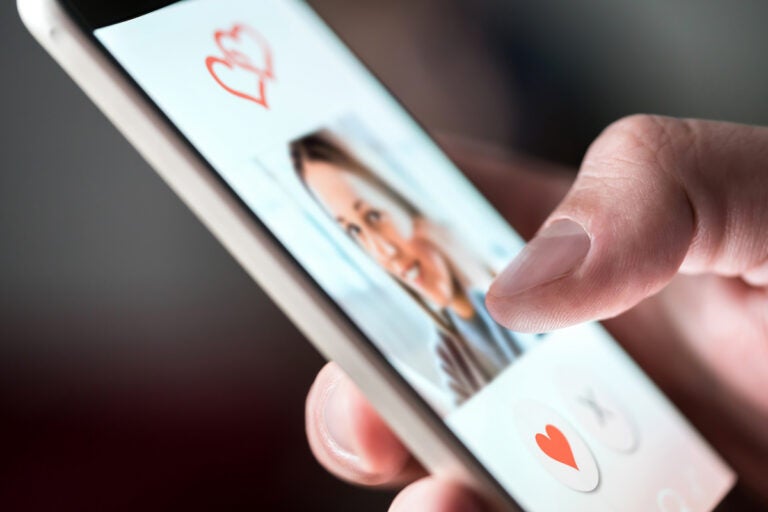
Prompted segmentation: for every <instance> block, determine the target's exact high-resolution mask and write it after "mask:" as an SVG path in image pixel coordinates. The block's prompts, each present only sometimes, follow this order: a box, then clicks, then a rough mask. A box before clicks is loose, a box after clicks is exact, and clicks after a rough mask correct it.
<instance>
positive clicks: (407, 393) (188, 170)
mask: <svg viewBox="0 0 768 512" xmlns="http://www.w3.org/2000/svg"><path fill="white" fill-rule="evenodd" d="M18 8H19V12H20V13H21V17H22V19H23V21H24V23H25V24H26V26H27V27H28V28H29V30H30V31H31V32H32V34H33V35H34V37H35V38H36V39H37V40H38V41H39V42H40V44H41V45H43V46H44V47H45V49H46V50H47V51H48V52H49V53H50V54H51V55H52V56H53V57H54V59H55V60H56V61H57V62H58V63H59V64H60V65H61V66H62V67H63V68H64V69H65V71H66V72H67V73H68V74H69V75H70V77H71V78H72V79H73V80H74V81H75V82H76V83H77V84H78V85H79V86H80V87H81V88H82V89H83V90H84V91H85V92H86V93H87V94H88V96H89V97H90V98H91V99H92V100H93V102H94V103H95V104H96V105H97V106H98V107H99V108H100V109H101V110H102V111H103V112H104V113H105V114H106V116H107V117H108V118H109V119H110V120H111V121H112V123H114V124H115V126H117V128H118V129H119V130H120V131H121V132H122V134H123V135H124V136H125V137H126V138H127V139H128V140H129V141H130V142H131V143H132V144H133V145H134V146H135V147H136V148H137V149H138V151H139V152H140V153H141V154H142V156H143V157H144V158H145V159H146V160H147V161H148V162H149V163H150V164H151V165H152V167H154V168H155V169H156V171H157V172H158V173H159V174H160V176H161V177H162V178H163V180H164V181H165V182H166V183H167V184H168V185H169V186H170V187H171V188H172V189H173V190H174V191H175V192H176V193H177V194H178V195H179V197H181V199H182V200H183V201H184V202H185V203H186V204H187V206H188V207H189V208H190V209H191V210H192V211H193V212H194V213H195V214H196V215H197V217H198V218H199V219H200V220H201V221H202V222H203V223H204V224H205V225H206V227H207V228H208V229H209V230H210V231H211V232H212V233H213V234H214V235H215V236H216V237H217V238H218V240H219V241H220V242H221V243H222V244H223V245H224V246H225V247H226V249H227V250H228V251H229V252H230V253H231V254H232V255H233V256H234V257H235V258H236V260H237V261H238V262H239V263H240V264H241V265H242V266H243V268H244V269H245V270H246V271H247V272H248V274H249V275H250V276H251V277H252V278H253V279H254V280H255V281H256V282H257V283H258V284H259V285H260V286H261V287H262V288H263V289H264V290H265V291H266V292H267V293H268V294H269V296H270V297H271V298H272V299H273V300H274V301H275V302H276V303H277V304H278V305H279V306H280V307H281V308H282V310H283V311H284V312H285V313H286V314H287V315H288V316H289V317H290V318H291V320H292V321H293V322H294V323H295V324H296V325H297V326H298V327H299V328H300V329H301V331H302V332H303V333H304V335H305V336H306V337H307V338H308V339H309V340H310V341H311V342H312V343H313V344H314V345H315V346H316V347H317V348H318V349H319V350H320V352H321V353H322V354H323V355H324V356H325V357H326V358H328V359H329V360H333V361H335V362H337V363H338V364H339V365H340V366H341V367H342V368H343V369H344V371H345V372H346V373H347V374H348V375H349V376H350V377H351V378H352V380H354V382H355V383H356V384H357V385H358V386H359V387H360V389H361V390H362V391H363V393H364V394H365V395H366V396H367V397H368V398H369V399H370V400H371V402H372V403H373V405H374V406H375V407H376V409H377V411H378V412H379V413H380V414H381V416H382V417H383V418H384V419H385V420H386V421H387V423H388V424H389V425H390V426H391V428H392V429H393V431H394V432H395V433H396V434H397V435H398V436H399V437H400V439H401V440H402V441H403V442H404V444H405V445H406V446H407V447H408V448H409V449H410V450H411V451H412V453H413V454H414V455H415V457H416V458H417V459H418V460H419V461H420V462H421V463H422V464H423V465H424V466H425V468H427V469H428V470H429V471H430V472H431V473H433V474H437V475H441V476H443V477H445V478H450V479H453V480H457V481H460V482H462V483H464V484H465V485H468V486H470V487H472V488H473V489H475V490H476V491H477V492H479V493H480V494H482V495H483V496H485V497H486V498H487V500H488V501H489V502H490V503H493V504H494V505H495V506H496V507H498V508H499V509H500V510H520V508H518V506H517V505H516V504H515V501H514V500H513V499H511V497H510V496H509V494H508V492H506V491H505V489H504V487H503V486H502V485H500V484H499V482H498V481H497V479H495V478H494V477H493V476H492V475H491V473H490V472H489V471H488V469H487V468H486V467H485V466H484V465H483V464H481V463H480V462H479V461H478V459H477V458H476V457H475V456H474V455H473V454H472V452H471V451H470V450H469V449H468V448H467V446H466V445H464V444H462V443H461V442H460V441H459V440H458V438H457V437H456V436H455V435H453V434H452V433H451V431H450V430H449V429H448V428H446V425H445V423H444V422H443V421H442V420H441V419H440V417H439V416H438V415H436V414H435V413H434V412H433V411H432V410H430V409H429V408H428V407H426V406H425V405H424V403H423V402H422V401H419V400H415V399H414V397H415V394H414V390H413V389H412V388H411V387H410V386H408V385H407V383H406V382H405V381H404V380H403V379H402V378H400V377H398V376H397V374H396V372H395V371H393V368H392V366H391V365H390V364H389V363H388V362H387V361H386V360H385V359H382V357H381V354H380V353H378V352H377V351H376V350H375V349H374V348H373V347H372V345H371V343H370V341H369V340H367V339H366V338H365V337H364V336H363V335H362V334H361V333H360V331H359V330H357V329H355V328H354V327H353V326H352V325H350V323H349V321H348V320H347V319H346V318H344V317H343V315H341V314H340V312H339V309H338V307H337V306H336V305H335V304H332V303H330V302H329V300H328V298H327V297H326V296H325V295H323V294H322V293H321V292H320V291H319V290H318V288H317V286H316V284H315V283H313V282H312V281H311V279H310V278H309V277H308V275H307V274H306V273H304V272H302V271H300V270H299V269H298V268H297V265H296V262H295V261H293V259H292V258H291V257H290V255H289V254H288V253H287V251H286V250H285V249H284V248H282V247H280V246H279V245H278V243H277V242H276V240H275V239H274V238H273V237H272V236H271V235H270V234H268V233H266V232H265V230H264V229H263V228H262V227H261V226H259V225H257V224H256V223H255V222H254V220H253V218H252V217H251V215H250V214H249V213H248V212H246V211H245V210H244V208H243V206H242V204H240V203H239V202H238V201H237V200H235V199H234V198H233V196H232V193H231V191H229V190H228V189H227V188H226V187H225V186H224V185H223V184H222V182H221V181H220V180H219V179H217V178H216V177H215V176H213V175H212V173H211V169H210V168H209V166H208V165H207V163H206V162H204V161H202V160H201V158H200V157H199V156H198V154H196V153H195V152H194V151H193V150H191V148H190V146H189V144H188V143H187V142H186V141H184V140H183V139H182V138H181V137H180V136H179V133H178V132H177V131H176V130H175V129H174V127H172V126H170V125H169V123H168V121H167V119H165V118H164V117H163V116H162V115H161V114H160V113H159V111H158V109H157V108H155V107H154V106H153V105H152V104H151V103H150V102H149V101H148V100H147V98H146V97H145V96H144V95H143V94H142V93H141V91H140V90H138V89H137V87H136V86H135V85H134V84H133V83H131V82H130V80H129V79H128V78H127V77H126V75H125V74H124V73H123V72H122V71H121V70H120V69H118V68H117V66H116V65H115V64H114V63H113V62H112V61H111V60H110V59H109V58H108V57H107V56H106V55H105V54H104V52H103V51H102V50H101V49H100V48H98V47H96V45H95V44H94V42H93V40H92V39H91V38H90V37H88V35H87V34H85V33H84V32H83V29H82V28H81V27H80V26H79V25H78V24H77V23H76V22H75V21H74V20H73V19H71V18H70V16H69V14H68V13H67V12H66V10H65V9H63V8H62V6H61V5H60V4H59V3H58V2H57V0H18ZM659 499H661V498H659ZM536 512H538V510H537V511H536Z"/></svg>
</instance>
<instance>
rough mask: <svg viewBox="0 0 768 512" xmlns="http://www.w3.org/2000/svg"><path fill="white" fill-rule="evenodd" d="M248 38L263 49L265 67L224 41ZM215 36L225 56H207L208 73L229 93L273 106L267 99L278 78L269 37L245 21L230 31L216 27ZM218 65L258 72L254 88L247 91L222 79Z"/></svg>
mask: <svg viewBox="0 0 768 512" xmlns="http://www.w3.org/2000/svg"><path fill="white" fill-rule="evenodd" d="M244 37H248V38H250V39H251V41H252V42H255V43H256V46H257V47H258V48H259V49H260V50H261V53H262V54H261V56H260V57H262V60H263V62H264V67H263V68H262V67H259V66H258V65H256V64H254V62H253V59H252V57H253V56H250V55H247V54H245V53H243V52H241V51H239V50H235V49H232V48H230V47H228V46H227V45H226V44H224V41H225V40H227V39H230V40H232V41H234V42H235V43H236V44H239V43H241V42H242V41H243V38H244ZM213 39H214V42H215V44H216V47H217V48H218V50H219V52H221V55H209V56H208V57H206V59H205V67H206V69H207V70H208V73H209V74H210V75H211V77H212V78H213V79H214V80H215V81H216V83H217V84H219V86H220V87H221V88H222V89H224V90H225V91H227V92H228V93H230V94H232V95H234V96H236V97H238V98H241V99H244V100H248V101H252V102H254V103H256V104H258V105H261V106H262V107H264V108H266V109H269V102H268V101H267V82H268V81H272V80H274V79H275V73H274V66H273V59H272V50H271V48H270V46H269V43H268V42H267V40H266V39H265V38H264V37H263V36H262V35H261V34H260V33H259V32H257V31H256V30H254V29H253V28H251V27H249V26H248V25H245V24H243V23H235V24H233V25H232V28H230V29H229V30H216V31H215V32H214V34H213ZM218 66H223V67H224V68H226V69H229V70H243V71H246V72H249V73H252V74H253V75H254V78H255V81H254V84H255V88H254V91H245V90H242V89H239V88H237V87H233V86H232V85H231V84H230V83H227V81H226V80H225V79H224V78H222V76H221V75H220V74H219V73H218V72H217V71H216V68H217V67H218Z"/></svg>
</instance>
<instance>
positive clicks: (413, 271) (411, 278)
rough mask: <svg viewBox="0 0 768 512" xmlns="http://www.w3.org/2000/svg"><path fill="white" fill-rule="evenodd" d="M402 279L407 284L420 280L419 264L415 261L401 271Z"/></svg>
mask: <svg viewBox="0 0 768 512" xmlns="http://www.w3.org/2000/svg"><path fill="white" fill-rule="evenodd" d="M402 278H403V280H405V281H406V282H408V283H418V282H419V281H420V280H421V262H419V260H415V261H414V262H413V263H411V264H410V265H408V267H407V268H406V269H405V270H404V271H403V273H402Z"/></svg>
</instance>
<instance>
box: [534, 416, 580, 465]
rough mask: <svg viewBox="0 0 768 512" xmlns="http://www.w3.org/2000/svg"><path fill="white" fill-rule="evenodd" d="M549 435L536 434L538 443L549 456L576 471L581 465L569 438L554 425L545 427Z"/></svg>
mask: <svg viewBox="0 0 768 512" xmlns="http://www.w3.org/2000/svg"><path fill="white" fill-rule="evenodd" d="M545 430H546V432H547V435H544V434H536V444H537V445H539V448H540V449H541V451H543V452H544V453H545V454H546V455H547V457H549V458H550V459H554V460H556V461H557V462H560V463H561V464H565V465H566V466H570V467H572V468H573V469H575V470H576V471H578V470H579V466H578V465H576V459H575V457H574V456H573V450H571V444H570V443H569V442H568V439H566V437H565V436H564V435H563V433H562V432H560V429H559V428H557V427H555V426H554V425H547V426H546V428H545Z"/></svg>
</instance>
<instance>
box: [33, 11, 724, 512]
mask: <svg viewBox="0 0 768 512" xmlns="http://www.w3.org/2000/svg"><path fill="white" fill-rule="evenodd" d="M18 3H19V9H20V12H21V15H22V18H23V20H24V21H25V23H26V24H27V26H28V27H29V29H30V30H31V32H32V33H33V34H34V36H35V37H36V38H37V39H38V40H39V41H40V43H41V44H42V45H43V46H44V47H45V48H46V49H47V50H48V51H49V52H50V53H51V54H52V55H53V57H54V58H55V59H56V60H57V61H58V62H59V63H60V64H61V65H62V66H63V67H64V69H65V70H66V71H67V72H68V73H69V74H70V76H71V77H72V78H73V79H74V80H75V81H76V82H77V83H78V84H79V85H80V86H81V87H82V88H83V89H84V90H85V92H86V93H87V94H88V95H89V96H90V97H91V98H92V99H93V101H94V102H95V103H96V104H97V105H98V106H99V107H100V108H101V109H102V110H103V111H104V112H105V113H106V115H107V116H108V117H109V118H110V119H111V120H112V122H113V123H114V124H115V125H116V126H117V127H118V128H119V129H120V130H121V131H122V133H123V134H124V135H125V136H126V137H127V138H128V139H129V140H130V141H131V142H132V143H133V144H134V145H135V146H136V148H137V149H138V150H139V151H140V152H141V153H142V155H143V156H144V157H145V158H146V159H147V160H148V161H149V162H150V163H151V164H152V166H153V167H154V168H155V169H156V170H157V171H158V173H159V174H160V175H161V176H162V177H163V178H164V180H165V181H166V182H167V183H168V184H169V185H170V186H171V187H172V188H173V189H174V190H175V191H176V192H177V193H178V195H179V196H180V197H181V198H182V199H183V200H184V201H185V202H186V204H187V205H188V206H189V207H190V208H191V209H192V210H193V211H194V212H195V213H196V214H197V216H198V217H199V218H200V219H201V220H202V222H203V223H205V225H206V226H207V227H208V228H209V229H210V230H211V231H212V232H213V233H214V234H215V236H216V237H218V239H219V240H220V241H221V243H222V244H223V245H224V246H225V247H226V248H227V249H228V250H229V251H230V252H231V253H232V254H233V255H234V257H235V258H236V259H237V260H238V261H239V262H240V264H241V265H242V266H243V267H244V268H245V269H246V271H247V272H248V273H249V274H250V275H251V276H252V277H253V279H254V280H256V281H257V282H258V283H259V284H260V285H261V286H262V287H263V288H264V289H265V290H266V291H267V292H268V293H269V294H270V296H271V297H272V298H273V299H274V300H275V301H276V302H277V303H278V304H279V305H280V306H281V307H282V309H283V310H284V311H285V312H286V314H287V315H288V316H289V317H290V318H291V319H292V320H293V321H294V322H295V323H296V324H297V325H298V326H299V327H300V328H301V330H302V331H303V333H304V334H305V335H306V336H307V338H309V339H310V340H311V341H312V342H313V343H314V344H315V345H316V346H317V347H318V348H319V350H320V351H321V352H322V353H323V354H324V355H325V356H327V357H328V358H329V359H333V360H335V361H337V362H338V363H339V364H340V365H341V367H342V368H343V369H344V370H345V371H346V372H347V373H348V374H349V376H350V377H351V378H352V379H353V380H354V381H355V382H356V383H357V384H358V385H359V387H360V388H361V389H362V390H363V392H364V393H365V394H366V395H367V396H368V398H369V399H370V401H371V402H372V403H373V404H374V406H375V407H376V408H377V410H378V411H379V412H380V414H381V415H382V417H383V418H384V419H385V420H386V421H387V422H388V423H389V424H390V425H391V427H392V429H393V430H394V431H395V432H396V433H397V434H398V435H399V436H400V438H401V439H402V440H403V442H404V443H405V444H406V445H407V446H408V447H409V448H410V449H411V450H412V451H413V453H414V454H415V456H416V457H417V458H418V459H419V460H420V461H421V462H422V463H423V464H424V466H425V467H426V468H428V469H429V470H430V471H431V472H433V473H436V474H441V475H445V476H446V477H448V478H453V479H457V480H460V481H462V482H464V483H466V484H467V485H469V486H471V487H473V488H474V489H476V490H477V492H479V493H481V494H482V495H483V496H485V497H486V498H487V499H488V501H489V502H490V503H493V504H494V505H495V506H496V507H497V508H498V509H500V510H528V511H534V512H539V511H562V510H573V511H591V512H594V511H604V510H605V511H643V512H647V511H651V510H660V511H667V512H669V511H680V512H682V511H691V512H693V511H712V510H716V509H718V507H720V506H723V504H724V503H725V500H726V499H727V498H726V497H727V495H728V494H729V492H730V491H731V489H732V488H733V486H734V484H735V480H736V477H735V474H734V472H733V471H732V470H731V469H730V468H729V467H728V466H727V465H726V463H725V462H724V461H723V460H722V459H721V458H720V457H719V456H718V454H717V453H716V452H715V451H714V450H713V449H712V448H711V447H710V446H709V445H708V444H707V442H706V441H705V440H704V439H703V438H702V437H701V436H700V435H699V434H698V433H697V432H696V431H695V430H694V428H693V427H692V426H691V425H690V424H689V423H688V422H687V421H686V419H685V418H684V417H683V416H682V415H681V414H680V413H679V412H678V411H677V410H676V409H675V408H674V407H673V406H672V405H671V404H670V402H669V401H668V400H667V399H666V398H665V397H664V396H663V395H662V394H661V393H660V391H659V390H658V389H657V388H656V387H655V386H654V384H653V383H652V382H651V381H650V380H649V379H648V377H647V376H646V375H644V374H643V372H642V371H641V370H640V369H639V368H638V367H637V366H636V365H635V363H633V361H632V360H631V359H630V358H629V357H628V356H627V355H626V354H625V353H624V352H623V351H622V350H621V348H620V347H619V346H618V345H617V344H616V342H615V341H614V340H613V339H611V337H610V336H609V335H608V334H607V333H606V331H604V330H603V329H602V328H601V327H600V326H599V325H598V324H596V323H590V324H583V325H579V326H576V327H572V328H568V329H563V330H559V331H555V332H549V333H540V334H535V335H534V334H524V333H517V332H512V331H509V330H507V329H504V328H503V327H501V326H500V325H498V324H496V323H495V322H494V321H493V319H492V318H491V317H490V315H489V314H488V312H487V311H486V309H485V306H484V298H485V291H486V290H487V287H488V285H489V283H490V282H491V280H492V279H493V276H494V275H495V274H496V273H498V272H499V271H500V270H501V269H502V268H503V266H504V265H505V264H506V263H507V262H509V261H510V260H511V259H512V258H513V257H514V256H515V255H516V254H517V253H518V251H520V249H521V248H522V247H523V241H522V239H521V238H520V237H519V236H518V235H517V234H516V233H515V232H514V231H513V230H512V228H511V227H510V226H509V225H508V224H507V223H506V222H505V220H504V219H503V218H502V217H501V216H500V215H499V214H498V213H497V212H496V211H495V210H494V208H493V207H492V206H491V205H490V204H489V203H488V202H487V201H486V200H485V199H484V198H483V197H482V196H481V195H480V193H479V192H478V191H476V190H475V189H474V188H473V187H472V185H471V184H470V183H469V181H468V180H467V179H466V178H465V177H464V176H463V175H462V174H461V173H460V171H459V170H458V169H457V168H456V167H455V166H454V164H453V163H452V162H451V161H450V160H449V159H448V158H447V157H446V156H445V155H444V154H443V152H442V151H441V150H440V148H439V147H438V146H437V145H436V144H435V143H434V142H433V141H432V140H431V139H430V138H429V136H428V135H427V134H426V133H425V132H424V131H423V130H422V128H421V127H420V126H419V125H418V124H417V123H416V122H415V121H414V120H413V119H412V118H411V117H410V116H409V115H408V113H407V112H406V111H405V110H404V109H403V108H402V106H401V105H400V104H399V103H398V102H397V101H396V100H395V99H394V98H393V97H392V95H391V94H390V93H389V92H388V91H387V90H386V89H385V88H384V87H383V86H382V85H381V84H380V83H379V82H378V81H377V80H376V79H375V78H374V77H373V75H372V74H371V73H370V72H369V71H368V70H367V69H366V67H365V66H364V65H363V64H362V63H361V62H360V61H359V60H358V59H357V58H356V57H355V55H354V54H353V53H352V52H351V51H350V49H348V48H347V47H346V46H345V45H344V44H343V43H342V41H341V40H340V39H339V38H338V37H337V35H336V34H335V33H334V32H333V31H332V30H331V29H330V28H329V27H328V26H327V25H326V24H325V23H324V22H323V21H322V19H321V18H320V17H318V15H317V14H316V13H315V12H314V11H313V10H312V9H311V8H310V7H309V6H308V5H307V4H306V3H304V2H302V1H299V0H184V1H174V0H142V1H139V0H133V1H128V0H111V1H109V2H104V1H97V0H19V2H18ZM718 510H719V509H718Z"/></svg>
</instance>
